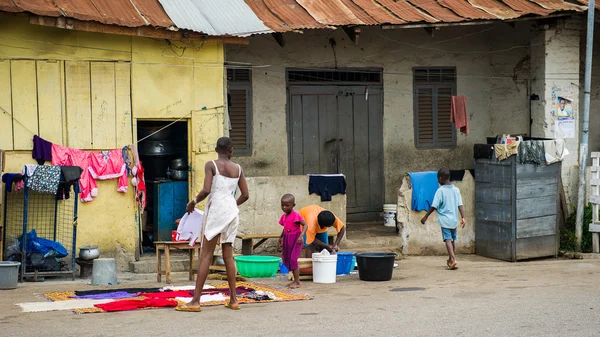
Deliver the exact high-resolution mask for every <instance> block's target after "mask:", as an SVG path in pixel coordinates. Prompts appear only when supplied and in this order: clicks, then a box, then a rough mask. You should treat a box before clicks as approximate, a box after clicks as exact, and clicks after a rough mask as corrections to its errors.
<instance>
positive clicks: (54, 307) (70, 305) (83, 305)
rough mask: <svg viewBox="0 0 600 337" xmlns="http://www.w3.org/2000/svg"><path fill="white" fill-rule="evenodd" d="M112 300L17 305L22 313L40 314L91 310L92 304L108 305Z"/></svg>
mask: <svg viewBox="0 0 600 337" xmlns="http://www.w3.org/2000/svg"><path fill="white" fill-rule="evenodd" d="M112 301H114V299H104V300H69V301H56V302H25V303H18V304H17V305H18V306H19V307H21V309H23V312H42V311H59V310H73V309H88V308H93V307H94V304H103V303H110V302H112Z"/></svg>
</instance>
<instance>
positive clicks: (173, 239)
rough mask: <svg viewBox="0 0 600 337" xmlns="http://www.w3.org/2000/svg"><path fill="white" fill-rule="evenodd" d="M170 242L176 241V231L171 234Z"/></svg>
mask: <svg viewBox="0 0 600 337" xmlns="http://www.w3.org/2000/svg"><path fill="white" fill-rule="evenodd" d="M171 241H177V231H172V232H171Z"/></svg>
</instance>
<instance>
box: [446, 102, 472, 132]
mask: <svg viewBox="0 0 600 337" xmlns="http://www.w3.org/2000/svg"><path fill="white" fill-rule="evenodd" d="M450 122H452V123H454V126H455V127H456V129H457V130H460V132H462V133H464V134H465V135H467V136H468V135H469V115H467V97H465V96H452V103H451V105H450Z"/></svg>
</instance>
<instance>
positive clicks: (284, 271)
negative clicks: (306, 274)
mask: <svg viewBox="0 0 600 337" xmlns="http://www.w3.org/2000/svg"><path fill="white" fill-rule="evenodd" d="M279 272H280V273H282V274H286V275H287V274H288V273H289V272H290V271H289V270H288V269H287V267H286V266H285V265H284V264H283V262H279Z"/></svg>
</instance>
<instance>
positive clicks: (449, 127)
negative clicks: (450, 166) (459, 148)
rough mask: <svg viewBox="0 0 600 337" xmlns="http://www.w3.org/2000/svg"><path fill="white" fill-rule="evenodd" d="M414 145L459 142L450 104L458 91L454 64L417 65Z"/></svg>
mask: <svg viewBox="0 0 600 337" xmlns="http://www.w3.org/2000/svg"><path fill="white" fill-rule="evenodd" d="M413 82H414V119H415V123H414V124H415V146H416V147H417V148H420V149H437V148H451V147H454V146H456V130H455V128H454V124H453V123H451V122H450V104H451V100H452V96H453V95H455V92H456V69H455V68H415V69H414V71H413Z"/></svg>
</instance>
